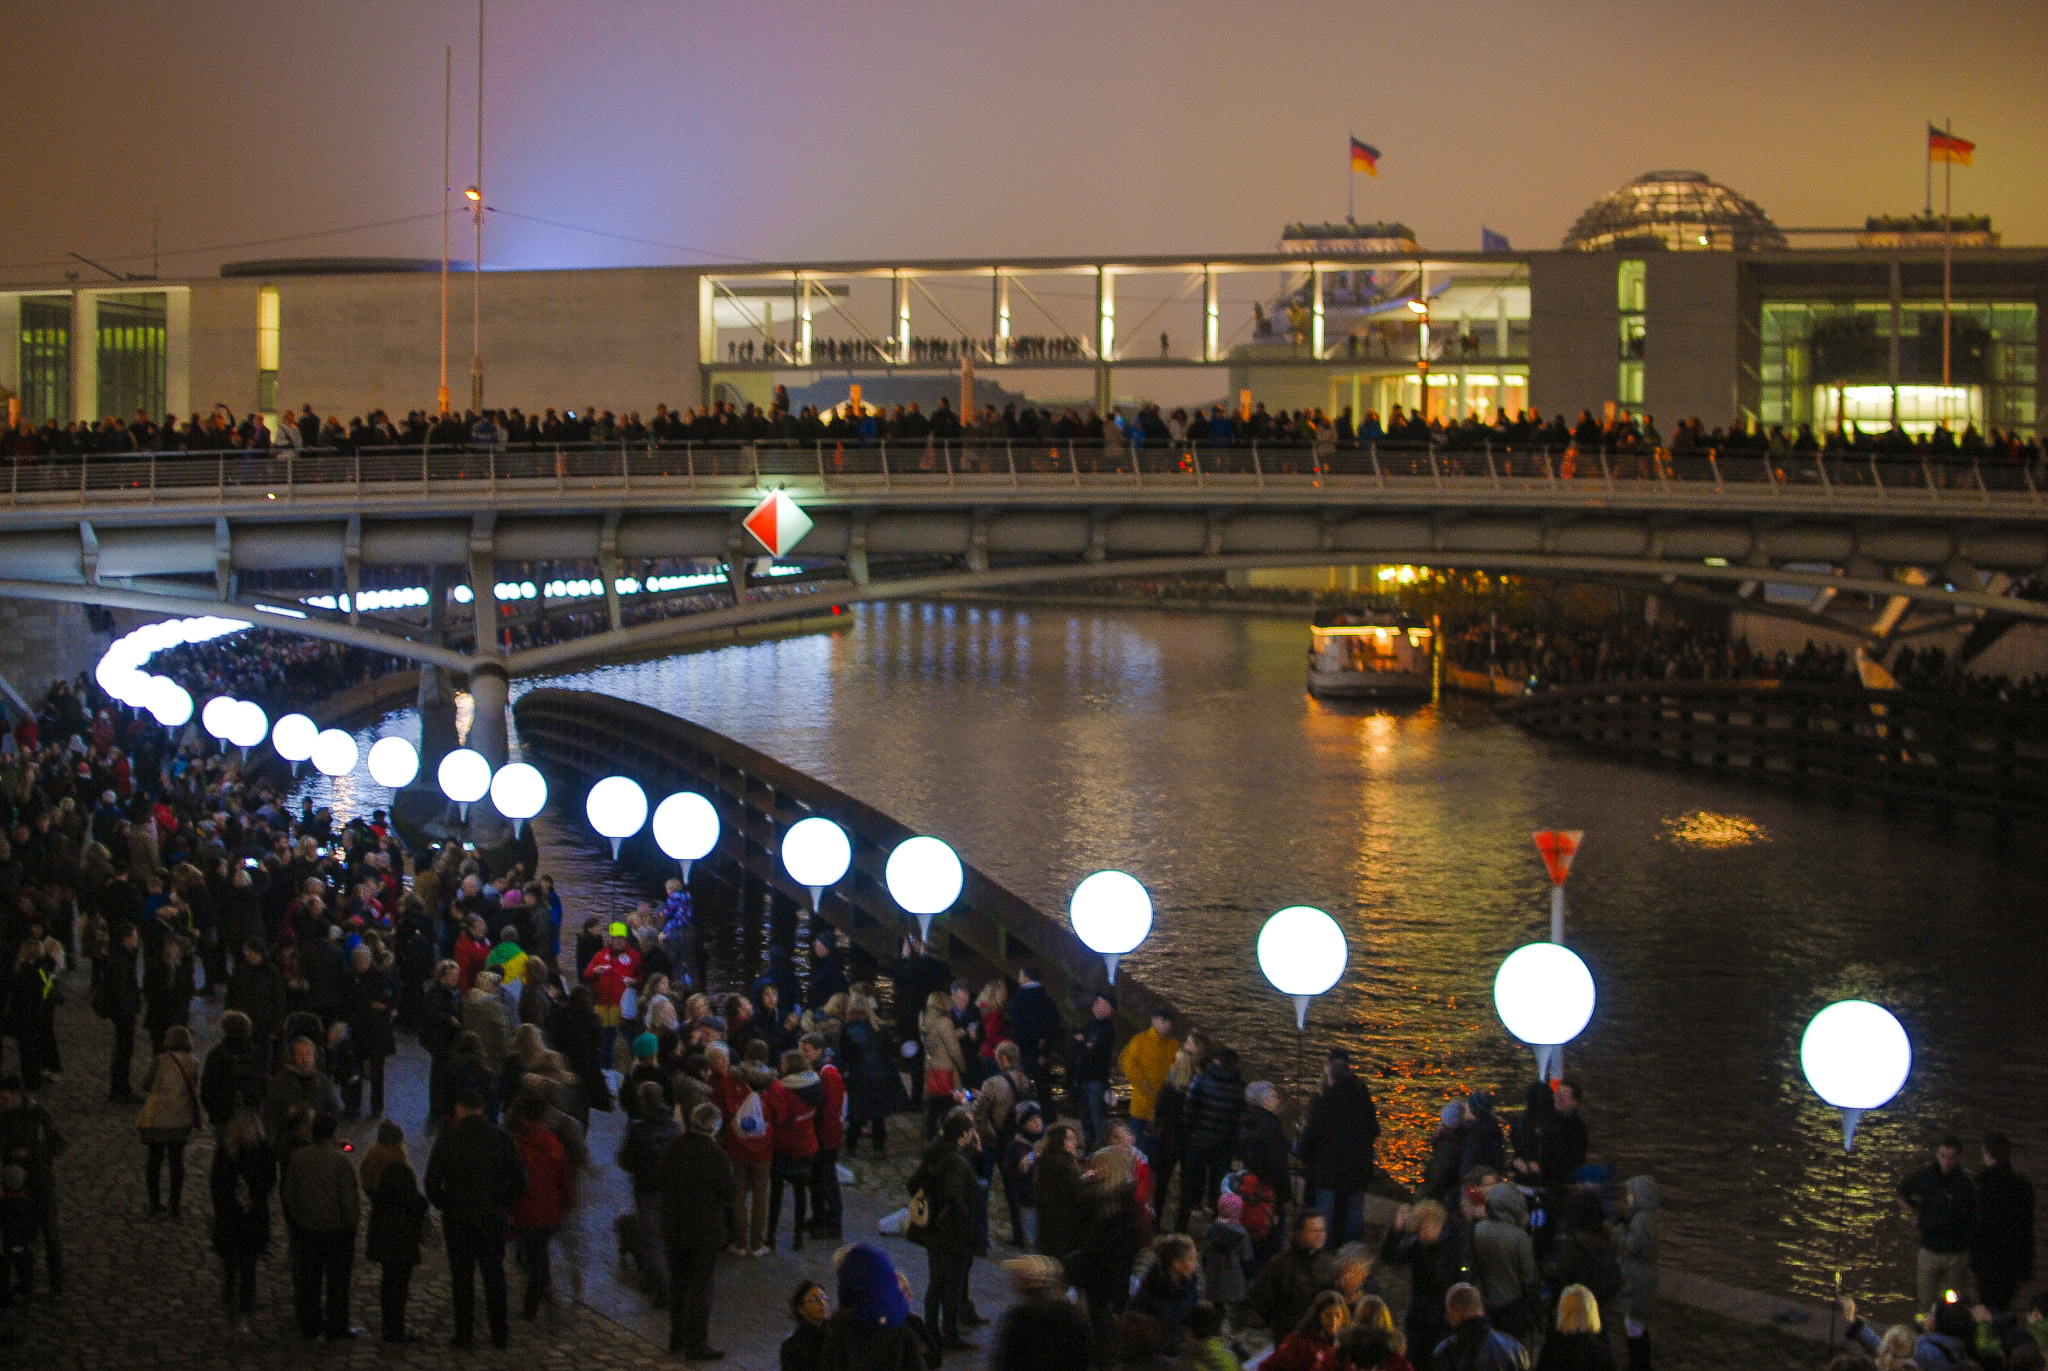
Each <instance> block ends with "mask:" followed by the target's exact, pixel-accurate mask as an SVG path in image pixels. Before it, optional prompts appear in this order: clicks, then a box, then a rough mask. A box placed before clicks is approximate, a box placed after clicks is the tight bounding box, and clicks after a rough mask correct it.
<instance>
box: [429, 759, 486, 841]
mask: <svg viewBox="0 0 2048 1371" xmlns="http://www.w3.org/2000/svg"><path fill="white" fill-rule="evenodd" d="M435 779H436V780H437V781H439V782H440V784H441V793H442V794H443V795H446V796H447V797H448V798H449V799H451V800H453V801H455V808H456V811H457V812H458V813H460V814H461V815H462V820H463V822H464V823H467V822H469V807H470V806H471V805H473V804H475V803H476V802H477V801H478V800H481V799H482V798H483V797H484V794H485V792H486V791H488V790H489V789H490V788H491V764H490V762H489V761H488V760H486V759H485V757H484V754H483V753H481V752H478V751H476V750H474V749H473V748H467V747H458V748H456V749H455V750H454V751H453V752H451V753H449V754H448V755H447V756H445V757H443V758H442V759H441V766H440V769H439V770H438V771H436V772H435Z"/></svg>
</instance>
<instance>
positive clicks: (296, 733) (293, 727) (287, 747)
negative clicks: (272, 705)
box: [270, 714, 320, 770]
mask: <svg viewBox="0 0 2048 1371" xmlns="http://www.w3.org/2000/svg"><path fill="white" fill-rule="evenodd" d="M319 736H320V725H318V724H316V723H314V722H313V721H312V720H311V719H309V718H307V717H306V716H305V715H303V714H287V715H285V716H284V717H283V718H282V719H279V720H278V721H277V724H276V726H275V727H273V728H272V729H271V730H270V745H271V746H272V747H274V748H276V749H277V755H278V756H280V757H282V758H284V759H285V760H286V761H288V762H290V763H292V766H293V769H294V770H296V769H297V767H298V764H299V763H300V762H303V761H305V760H306V759H307V758H309V757H311V756H312V755H313V740H314V739H315V738H317V737H319Z"/></svg>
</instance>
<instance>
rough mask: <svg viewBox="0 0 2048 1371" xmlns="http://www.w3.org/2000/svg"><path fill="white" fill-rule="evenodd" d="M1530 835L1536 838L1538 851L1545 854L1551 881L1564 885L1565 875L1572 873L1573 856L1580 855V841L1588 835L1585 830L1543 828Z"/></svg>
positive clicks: (1545, 863) (1554, 883)
mask: <svg viewBox="0 0 2048 1371" xmlns="http://www.w3.org/2000/svg"><path fill="white" fill-rule="evenodd" d="M1529 836H1530V837H1532V838H1534V839H1535V840H1536V851H1537V852H1539V853H1541V854H1542V856H1543V865H1544V866H1545V867H1546V868H1548V870H1549V872H1550V883H1551V884H1552V885H1555V886H1562V885H1563V884H1564V881H1565V877H1567V876H1569V875H1571V873H1572V858H1574V857H1576V856H1578V855H1579V843H1580V842H1581V841H1582V840H1583V839H1584V838H1585V836H1586V834H1585V830H1583V829H1578V828H1563V829H1541V830H1539V831H1537V832H1535V833H1531V834H1530V835H1529Z"/></svg>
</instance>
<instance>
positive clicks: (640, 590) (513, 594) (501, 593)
mask: <svg viewBox="0 0 2048 1371" xmlns="http://www.w3.org/2000/svg"><path fill="white" fill-rule="evenodd" d="M806 574H808V573H807V572H806V571H805V569H804V568H803V567H798V566H772V567H769V568H768V571H767V575H768V576H770V577H778V576H803V575H806ZM728 578H729V572H728V569H727V568H726V567H725V566H723V565H720V566H719V567H718V569H717V570H715V571H707V572H695V573H692V574H690V575H687V576H649V577H646V578H644V579H643V578H640V577H636V576H620V577H617V578H615V579H614V580H613V581H612V588H613V589H614V590H615V591H616V592H617V593H618V594H620V595H668V594H673V593H674V592H676V591H679V590H700V589H704V588H707V587H710V586H721V585H727V584H729V583H730V582H729V579H728ZM491 591H492V594H493V595H495V596H496V598H497V600H498V603H499V604H511V603H513V602H514V601H517V600H534V599H545V600H547V601H548V602H549V603H551V604H552V603H556V602H565V601H570V600H590V599H596V598H598V597H599V596H602V595H603V594H604V582H603V581H601V580H599V579H598V578H596V577H582V578H572V579H569V580H555V581H549V582H547V583H545V584H544V585H538V586H537V585H535V584H534V583H533V582H532V581H499V582H498V583H497V584H496V585H494V586H492V587H491ZM433 598H434V596H433V592H432V591H430V590H428V589H427V588H426V587H425V586H398V587H393V588H391V589H386V590H364V591H358V592H357V593H356V596H355V608H356V610H357V611H358V612H363V613H367V612H370V611H373V610H381V609H418V608H420V607H422V606H425V605H428V604H431V603H432V602H433ZM448 598H449V599H451V600H453V601H454V602H455V603H456V604H458V605H466V604H468V603H470V602H471V601H472V600H474V599H475V598H476V593H475V592H474V591H472V590H471V589H470V588H469V587H468V586H466V585H460V586H456V587H455V588H454V589H452V590H450V591H449V592H448ZM299 603H300V604H302V605H308V606H310V607H312V608H314V609H332V610H339V611H340V612H342V613H344V614H346V613H348V612H349V597H348V595H346V594H341V595H302V596H300V597H299Z"/></svg>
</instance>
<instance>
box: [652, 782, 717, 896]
mask: <svg viewBox="0 0 2048 1371" xmlns="http://www.w3.org/2000/svg"><path fill="white" fill-rule="evenodd" d="M718 832H719V822H718V811H717V810H716V809H714V808H713V807H712V804H711V801H709V800H707V799H705V798H704V797H703V796H702V795H699V794H698V793H697V792H696V791H694V790H679V791H677V792H676V793H675V794H673V795H671V796H669V797H668V798H667V799H665V800H663V801H662V802H661V803H660V804H658V805H656V806H655V807H654V845H655V846H656V847H658V848H660V849H661V850H662V851H663V852H664V853H666V854H668V855H669V856H670V857H672V858H674V859H675V860H676V861H678V862H680V863H682V867H683V883H684V884H686V885H687V884H688V883H689V880H690V863H691V862H695V861H701V860H703V859H704V858H705V857H708V856H710V855H711V849H712V848H714V847H717V846H718Z"/></svg>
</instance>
